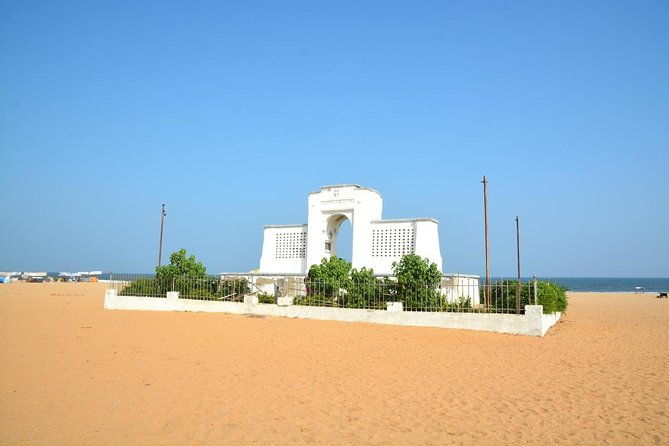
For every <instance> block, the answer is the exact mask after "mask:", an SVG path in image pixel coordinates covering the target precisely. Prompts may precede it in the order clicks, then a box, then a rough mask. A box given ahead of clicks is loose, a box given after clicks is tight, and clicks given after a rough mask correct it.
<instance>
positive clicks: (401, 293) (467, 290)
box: [110, 274, 536, 314]
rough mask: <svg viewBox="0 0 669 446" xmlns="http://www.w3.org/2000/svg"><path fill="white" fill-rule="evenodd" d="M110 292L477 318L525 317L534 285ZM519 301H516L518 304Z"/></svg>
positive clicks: (138, 284) (244, 286) (376, 282)
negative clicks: (393, 305)
mask: <svg viewBox="0 0 669 446" xmlns="http://www.w3.org/2000/svg"><path fill="white" fill-rule="evenodd" d="M110 282H111V286H112V288H114V289H116V291H117V293H118V294H119V295H121V296H145V297H155V298H164V297H166V295H167V293H168V292H170V291H177V292H179V298H181V299H194V300H211V301H228V302H243V301H244V296H245V295H255V296H257V297H258V300H259V303H268V304H273V303H276V302H277V298H278V297H283V296H288V297H292V304H293V305H306V306H320V307H335V308H359V309H372V310H385V309H387V306H388V303H390V302H401V303H402V307H403V311H432V312H459V313H466V312H480V313H507V314H524V312H525V305H529V304H535V303H536V283H533V282H532V281H529V282H525V283H521V284H520V286H518V282H517V281H513V280H501V281H497V282H495V283H492V284H491V285H490V287H487V286H486V285H485V283H483V282H482V281H479V280H464V281H462V280H460V281H459V280H449V279H446V278H444V279H442V280H441V281H440V282H439V283H432V284H428V283H420V282H414V283H400V282H397V281H396V280H394V279H392V278H387V277H384V278H374V279H370V280H365V281H353V280H351V279H350V278H349V279H344V280H313V279H309V278H297V277H291V278H285V279H284V278H276V279H274V280H267V279H263V280H262V281H261V280H258V278H257V277H253V276H237V277H218V276H208V277H199V278H193V277H157V276H155V275H128V274H115V275H113V276H112V278H111V281H110ZM517 296H519V300H517Z"/></svg>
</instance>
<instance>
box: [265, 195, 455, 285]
mask: <svg viewBox="0 0 669 446" xmlns="http://www.w3.org/2000/svg"><path fill="white" fill-rule="evenodd" d="M307 202H308V217H307V224H298V225H267V226H265V229H264V234H263V248H262V257H261V258H260V269H259V271H258V272H259V273H260V274H299V275H306V274H307V273H308V271H309V268H310V267H311V265H313V264H318V263H320V262H321V259H323V258H330V256H333V255H337V248H338V245H337V235H338V233H339V228H340V226H341V224H342V223H343V222H344V221H345V220H349V221H350V222H351V226H352V230H353V246H352V252H351V256H352V259H351V263H352V267H353V268H357V269H360V268H362V267H367V268H373V269H374V272H375V273H376V274H381V275H392V263H393V262H396V261H397V262H399V261H400V260H401V259H402V256H404V255H407V254H416V255H419V256H421V257H426V258H428V259H429V260H430V262H434V263H436V264H437V267H438V268H439V270H440V271H441V270H442V260H441V251H440V248H439V223H438V222H437V220H435V219H433V218H410V219H398V220H383V219H382V218H381V211H382V208H383V199H382V198H381V194H380V193H379V192H377V191H375V190H374V189H370V188H367V187H362V186H360V185H357V184H339V185H334V186H323V187H321V189H320V190H319V191H316V192H311V193H310V194H309V197H308V200H307Z"/></svg>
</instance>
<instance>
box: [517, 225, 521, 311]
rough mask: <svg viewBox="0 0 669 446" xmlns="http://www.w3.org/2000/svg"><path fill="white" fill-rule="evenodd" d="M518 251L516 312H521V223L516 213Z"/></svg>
mask: <svg viewBox="0 0 669 446" xmlns="http://www.w3.org/2000/svg"><path fill="white" fill-rule="evenodd" d="M516 253H517V255H518V283H517V284H516V314H520V224H519V223H518V216H517V215H516Z"/></svg>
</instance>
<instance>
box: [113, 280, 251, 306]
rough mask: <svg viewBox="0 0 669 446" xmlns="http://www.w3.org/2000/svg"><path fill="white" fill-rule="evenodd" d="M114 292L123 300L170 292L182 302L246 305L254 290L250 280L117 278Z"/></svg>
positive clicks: (157, 296)
mask: <svg viewBox="0 0 669 446" xmlns="http://www.w3.org/2000/svg"><path fill="white" fill-rule="evenodd" d="M110 284H111V288H113V289H115V290H116V292H117V293H118V295H120V296H141V297H155V298H165V297H167V293H168V292H170V291H176V292H178V293H179V298H180V299H193V300H215V301H228V302H243V301H244V296H245V295H247V294H252V293H253V290H252V287H251V284H250V283H249V281H248V280H246V279H244V278H240V279H228V280H223V279H221V278H220V277H218V276H206V277H176V276H172V277H159V276H156V275H142V274H113V275H112V277H111V278H110Z"/></svg>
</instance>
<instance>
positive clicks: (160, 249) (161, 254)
mask: <svg viewBox="0 0 669 446" xmlns="http://www.w3.org/2000/svg"><path fill="white" fill-rule="evenodd" d="M166 215H167V214H166V213H165V205H164V204H163V209H162V210H161V211H160V246H159V247H158V266H160V262H161V260H162V257H163V225H164V224H165V216H166Z"/></svg>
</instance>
